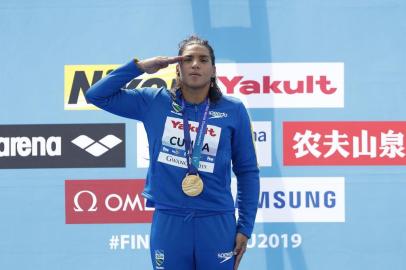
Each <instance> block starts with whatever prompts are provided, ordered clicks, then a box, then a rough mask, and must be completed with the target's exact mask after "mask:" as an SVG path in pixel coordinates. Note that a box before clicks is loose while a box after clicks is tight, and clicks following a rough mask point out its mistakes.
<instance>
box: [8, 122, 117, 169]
mask: <svg viewBox="0 0 406 270" xmlns="http://www.w3.org/2000/svg"><path fill="white" fill-rule="evenodd" d="M100 137H101V138H100ZM91 138H97V139H99V138H100V139H99V140H98V141H95V140H93V139H91ZM123 142H125V126H124V124H61V125H1V126H0V168H3V169H11V168H12V169H18V168H82V167H124V166H125V148H124V144H125V143H123ZM82 149H83V150H85V151H83V150H82Z"/></svg>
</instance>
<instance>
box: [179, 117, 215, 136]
mask: <svg viewBox="0 0 406 270" xmlns="http://www.w3.org/2000/svg"><path fill="white" fill-rule="evenodd" d="M171 123H172V127H173V128H176V129H179V130H183V122H181V121H176V120H171ZM189 130H190V132H194V133H197V132H198V126H196V125H194V124H191V123H190V124H189ZM206 134H207V135H210V136H212V137H216V136H217V135H216V132H215V131H214V129H213V128H207V129H206Z"/></svg>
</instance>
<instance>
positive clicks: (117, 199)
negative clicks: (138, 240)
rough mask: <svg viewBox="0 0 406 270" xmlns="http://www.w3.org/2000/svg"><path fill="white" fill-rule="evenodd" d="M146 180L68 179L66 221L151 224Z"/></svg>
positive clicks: (74, 222) (76, 222)
mask: <svg viewBox="0 0 406 270" xmlns="http://www.w3.org/2000/svg"><path fill="white" fill-rule="evenodd" d="M144 183H145V181H144V180H100V181H99V180H83V181H78V180H67V181H66V182H65V193H66V196H65V204H66V223H68V224H84V223H149V222H151V220H152V211H153V210H154V209H153V208H149V207H147V206H146V200H145V199H144V198H143V197H142V195H141V193H142V190H143V187H144Z"/></svg>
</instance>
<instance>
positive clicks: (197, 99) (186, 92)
mask: <svg viewBox="0 0 406 270" xmlns="http://www.w3.org/2000/svg"><path fill="white" fill-rule="evenodd" d="M181 91H182V96H183V98H184V99H185V100H186V101H187V102H189V103H192V104H199V103H202V102H203V101H204V100H205V99H206V97H207V95H208V94H209V87H204V88H202V89H189V88H187V87H182V89H181Z"/></svg>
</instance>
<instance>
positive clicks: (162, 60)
mask: <svg viewBox="0 0 406 270" xmlns="http://www.w3.org/2000/svg"><path fill="white" fill-rule="evenodd" d="M182 59H183V56H174V57H166V56H157V57H152V58H148V59H145V60H140V61H138V62H137V65H138V67H139V68H140V69H141V70H143V71H144V72H146V73H148V74H152V73H155V72H157V71H158V70H160V69H161V68H166V67H167V66H168V65H169V64H174V63H178V62H181V61H182Z"/></svg>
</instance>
